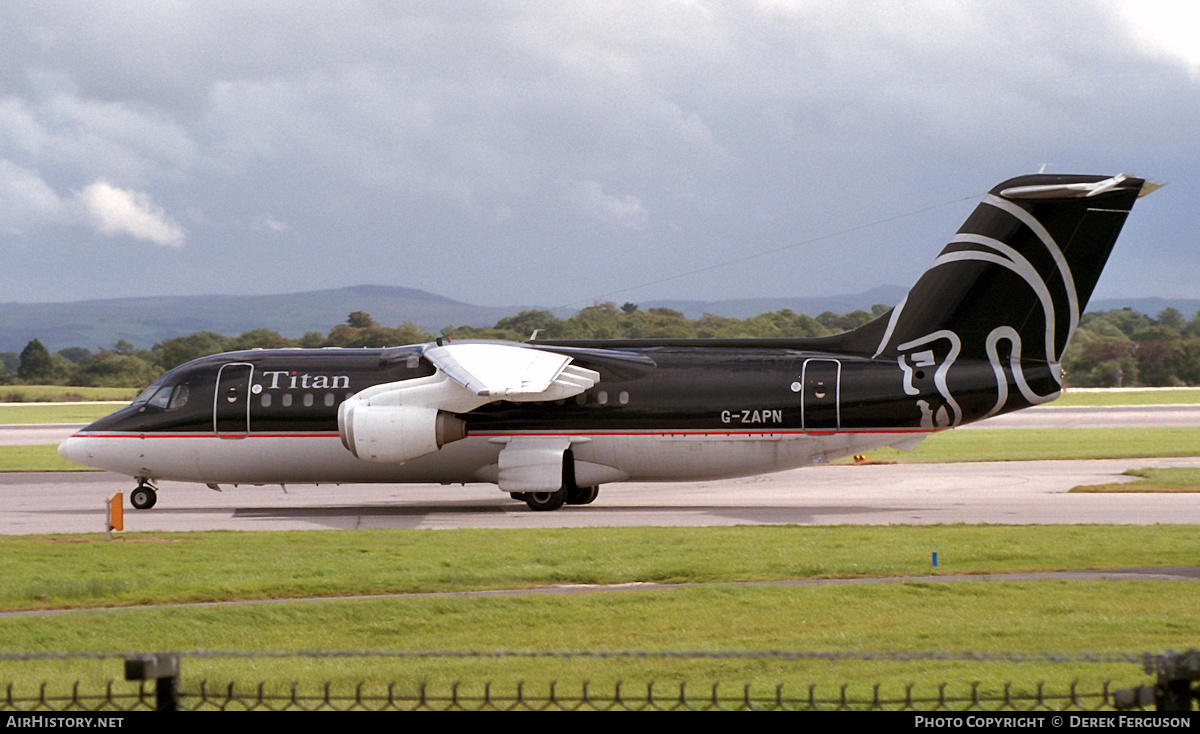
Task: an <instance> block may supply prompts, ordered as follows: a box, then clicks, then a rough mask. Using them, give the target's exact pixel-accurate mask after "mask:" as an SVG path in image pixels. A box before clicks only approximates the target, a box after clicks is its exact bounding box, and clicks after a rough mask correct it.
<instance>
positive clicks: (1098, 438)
mask: <svg viewBox="0 0 1200 734" xmlns="http://www.w3.org/2000/svg"><path fill="white" fill-rule="evenodd" d="M866 456H867V458H868V459H871V460H874V461H896V462H900V463H918V462H919V463H933V462H957V461H1046V460H1064V459H1130V458H1162V457H1173V456H1200V428H1198V427H1188V428H1072V429H1069V430H1064V429H1057V428H1029V429H1000V428H993V429H988V428H979V429H972V430H970V431H943V432H942V433H937V434H934V435H932V436H930V437H929V438H927V439H925V441H923V442H922V443H921V444H920V445H919V446H917V448H916V449H915V450H913V451H911V452H908V453H905V452H903V451H899V450H898V449H891V448H885V449H878V450H876V451H872V452H869V453H867V454H866Z"/></svg>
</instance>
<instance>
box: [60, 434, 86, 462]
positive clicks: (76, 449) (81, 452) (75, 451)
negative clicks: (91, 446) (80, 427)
mask: <svg viewBox="0 0 1200 734" xmlns="http://www.w3.org/2000/svg"><path fill="white" fill-rule="evenodd" d="M58 455H59V456H61V457H63V458H64V459H66V460H67V461H73V462H75V463H76V464H83V463H85V462H84V459H85V458H86V457H87V450H86V449H85V448H84V447H83V439H82V438H80V437H78V436H71V437H70V438H68V439H67V440H66V441H63V442H62V443H60V444H59V445H58Z"/></svg>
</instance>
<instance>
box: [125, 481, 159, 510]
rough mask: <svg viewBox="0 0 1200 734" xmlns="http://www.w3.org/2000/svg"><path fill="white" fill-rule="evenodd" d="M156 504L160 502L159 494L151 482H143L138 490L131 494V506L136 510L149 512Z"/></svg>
mask: <svg viewBox="0 0 1200 734" xmlns="http://www.w3.org/2000/svg"><path fill="white" fill-rule="evenodd" d="M155 502H158V492H157V491H156V490H155V489H154V485H152V484H150V483H149V482H145V481H143V482H141V483H140V484H138V486H137V489H135V490H133V491H132V492H130V493H129V504H131V505H133V509H135V510H149V509H150V508H151V507H154V503H155Z"/></svg>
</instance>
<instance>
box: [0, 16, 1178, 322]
mask: <svg viewBox="0 0 1200 734" xmlns="http://www.w3.org/2000/svg"><path fill="white" fill-rule="evenodd" d="M1177 5H1178V4H1177ZM1168 10H1169V9H1168V8H1166V6H1164V5H1161V4H1158V3H1155V2H1151V1H1149V0H1139V2H1136V3H1133V2H1130V3H1125V2H1118V1H1117V0H1110V1H1108V2H1086V1H1084V0H1068V1H1066V2H1059V3H1040V2H1033V1H1032V0H1027V1H1015V2H1011V1H1010V2H1000V1H998V0H988V1H985V2H933V1H928V2H921V1H916V2H903V3H875V2H870V3H867V2H863V3H854V2H851V3H846V2H800V1H798V0H797V1H795V2H791V1H788V0H743V1H741V2H736V1H735V2H701V1H699V0H696V1H693V2H688V1H686V0H673V1H667V0H661V1H658V2H653V1H651V2H647V1H645V0H637V1H633V0H631V1H629V2H603V3H601V2H582V3H561V2H530V3H515V4H514V3H502V2H465V3H422V2H417V3H400V4H396V3H382V2H379V3H375V2H359V3H318V2H292V3H269V4H268V3H240V2H191V3H189V2H182V3H160V2H126V3H120V4H118V5H116V6H113V5H100V4H92V3H80V2H38V3H7V4H4V5H3V6H2V7H0V255H2V256H3V257H4V258H5V260H6V262H7V265H8V267H6V268H5V269H4V271H3V272H2V273H0V289H2V290H3V291H4V293H5V294H6V298H5V300H55V299H64V300H65V299H73V298H84V297H107V296H119V295H130V294H131V291H132V292H134V293H147V294H160V293H203V292H213V291H220V292H239V293H252V292H282V291H293V290H302V289H308V288H325V287H336V286H342V285H351V284H358V283H387V284H394V285H404V286H412V287H420V288H425V289H426V290H431V291H435V292H438V293H440V294H443V295H447V296H450V297H453V298H458V299H461V300H467V301H472V302H476V303H483V304H488V305H508V304H518V303H523V304H532V303H537V304H540V305H546V306H555V305H559V304H564V303H572V302H577V301H578V299H579V298H581V297H582V298H589V297H598V298H603V297H604V295H605V294H606V293H611V292H614V291H618V290H620V291H622V292H625V289H628V288H634V287H636V286H638V285H639V284H641V283H647V282H655V283H656V285H655V286H654V287H653V288H652V289H646V290H640V291H639V290H636V289H635V290H634V291H633V292H632V293H630V294H629V295H631V296H632V297H633V299H634V300H638V299H651V298H667V297H671V298H675V297H684V298H730V297H748V296H755V295H772V296H778V295H802V294H831V293H846V292H856V291H862V290H866V289H868V288H871V287H873V286H876V285H881V284H897V285H907V284H908V283H909V281H910V280H911V279H912V278H914V277H915V276H916V274H918V273H919V272H920V270H921V269H923V267H924V266H925V265H926V264H928V262H929V261H930V260H931V259H932V257H933V255H934V254H935V253H936V251H937V249H938V248H939V246H940V244H941V243H942V242H944V241H945V239H946V238H947V237H948V236H949V235H950V234H951V233H952V232H953V230H954V229H955V228H956V227H957V226H958V224H959V222H960V220H961V218H962V217H963V216H964V215H965V213H966V211H967V210H969V208H970V203H969V202H967V203H964V202H963V200H964V197H970V196H972V195H977V194H979V193H981V192H982V191H984V190H986V189H987V188H989V187H990V186H991V185H993V184H994V183H996V182H998V181H1000V180H1002V179H1003V178H1006V177H1009V176H1012V175H1018V174H1021V173H1027V172H1030V171H1033V170H1037V169H1038V168H1039V167H1041V166H1042V165H1046V166H1048V169H1047V170H1051V171H1064V172H1066V171H1070V172H1086V173H1111V174H1115V173H1120V172H1128V173H1132V174H1136V175H1141V176H1148V177H1151V178H1155V179H1158V180H1165V181H1167V182H1169V183H1171V184H1172V185H1171V186H1170V187H1168V188H1167V189H1165V190H1164V192H1163V193H1160V194H1157V195H1156V196H1155V199H1157V200H1158V201H1157V202H1156V203H1154V204H1152V205H1150V206H1146V207H1145V210H1144V211H1138V212H1137V213H1135V216H1134V218H1133V219H1131V222H1130V225H1129V227H1128V228H1127V230H1128V231H1127V235H1126V237H1125V238H1124V239H1123V240H1122V243H1121V245H1120V246H1119V247H1118V252H1117V255H1116V256H1115V260H1114V263H1113V266H1112V268H1111V270H1112V272H1110V273H1106V275H1105V279H1104V280H1102V281H1101V290H1102V291H1105V292H1111V293H1113V294H1119V295H1145V294H1147V293H1151V292H1154V293H1160V294H1164V293H1169V294H1173V295H1180V296H1192V297H1195V296H1197V295H1200V287H1197V284H1196V283H1195V282H1194V280H1193V279H1192V278H1191V276H1190V275H1189V274H1188V273H1189V272H1195V271H1196V268H1195V267H1191V268H1181V267H1180V266H1179V265H1180V263H1181V262H1187V263H1191V264H1194V265H1200V263H1195V262H1194V261H1195V259H1196V257H1197V255H1196V254H1195V253H1194V252H1193V250H1194V249H1195V248H1192V247H1191V242H1190V240H1189V239H1188V237H1190V235H1189V234H1188V233H1190V232H1192V231H1195V230H1196V221H1195V220H1196V218H1197V217H1198V216H1200V214H1197V208H1196V207H1195V206H1194V205H1193V203H1194V201H1195V200H1196V194H1197V188H1198V185H1200V184H1198V182H1197V180H1196V177H1197V175H1196V173H1195V172H1196V171H1197V170H1200V167H1198V166H1197V165H1196V163H1197V158H1198V157H1200V155H1198V154H1200V151H1198V150H1197V138H1196V136H1195V135H1194V133H1193V132H1192V131H1194V130H1195V129H1197V127H1200V119H1198V118H1200V103H1198V102H1197V100H1200V95H1198V94H1197V92H1200V75H1198V73H1197V72H1198V70H1200V55H1197V54H1196V49H1195V48H1194V47H1192V46H1189V43H1195V41H1194V40H1190V41H1189V39H1195V38H1198V37H1200V22H1198V21H1197V17H1196V15H1195V14H1194V12H1192V13H1190V14H1189V12H1190V11H1187V10H1186V9H1185V10H1178V11H1175V12H1176V13H1182V14H1183V15H1178V14H1177V15H1163V13H1167V12H1168ZM1189 28H1190V29H1191V30H1192V31H1194V32H1193V33H1191V34H1190V35H1189V34H1188V33H1186V32H1181V29H1189ZM1151 201H1153V200H1151ZM943 203H944V204H946V206H943V207H938V208H933V209H929V208H930V207H931V206H933V205H938V204H943ZM918 211H921V212H923V213H920V214H914V215H913V216H911V217H905V218H903V219H901V220H897V221H895V222H892V223H890V224H888V225H887V226H883V227H874V228H872V227H867V228H861V227H862V225H864V224H869V223H871V222H874V221H879V220H883V219H889V218H891V217H893V216H895V215H898V214H904V213H906V212H918ZM838 232H845V233H846V234H844V235H841V236H837V237H828V235H831V234H836V233H838ZM817 238H825V239H822V240H821V243H820V244H819V245H814V246H806V245H804V244H803V243H805V242H808V241H811V240H815V239H817ZM759 252H762V253H772V254H770V255H765V256H763V257H762V258H752V259H750V260H744V259H743V258H745V257H746V256H747V255H753V254H754V253H759ZM733 260H739V261H740V262H739V263H738V264H737V265H736V266H733V267H731V268H716V269H709V267H710V266H712V265H714V264H719V263H721V262H726V261H733ZM700 270H704V272H703V273H702V274H699V275H695V276H692V277H681V278H677V279H671V280H664V276H672V275H675V274H685V273H689V272H696V271H700ZM131 273H136V274H137V277H136V278H134V279H131V277H130V274H131ZM623 298H624V296H623Z"/></svg>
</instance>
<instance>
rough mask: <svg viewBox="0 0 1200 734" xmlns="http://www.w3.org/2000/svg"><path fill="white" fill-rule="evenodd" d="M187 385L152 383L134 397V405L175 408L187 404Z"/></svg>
mask: <svg viewBox="0 0 1200 734" xmlns="http://www.w3.org/2000/svg"><path fill="white" fill-rule="evenodd" d="M188 392H189V391H188V386H187V385H167V386H162V385H158V384H154V385H151V386H150V387H148V388H146V389H145V390H143V391H142V394H141V395H138V396H137V398H135V399H134V401H133V404H134V405H149V406H153V407H155V408H160V409H163V410H174V409H175V408H181V407H183V406H184V405H187V400H188Z"/></svg>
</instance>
